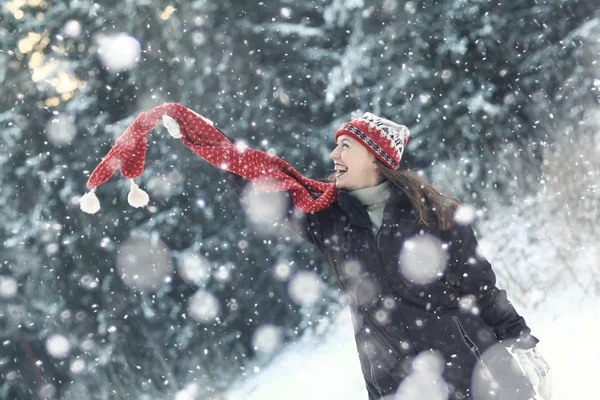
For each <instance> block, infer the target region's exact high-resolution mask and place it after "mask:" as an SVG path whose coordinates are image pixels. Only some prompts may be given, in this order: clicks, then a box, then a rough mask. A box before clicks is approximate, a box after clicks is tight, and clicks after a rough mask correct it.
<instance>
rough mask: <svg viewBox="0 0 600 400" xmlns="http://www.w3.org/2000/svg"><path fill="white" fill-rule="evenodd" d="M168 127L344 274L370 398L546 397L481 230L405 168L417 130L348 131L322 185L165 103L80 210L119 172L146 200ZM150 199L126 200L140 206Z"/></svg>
mask: <svg viewBox="0 0 600 400" xmlns="http://www.w3.org/2000/svg"><path fill="white" fill-rule="evenodd" d="M161 120H162V121H163V122H164V123H165V126H166V127H167V130H168V131H169V133H170V134H171V135H172V136H173V137H175V138H178V139H181V140H182V142H183V143H184V144H185V145H186V146H187V147H189V148H190V149H192V150H193V151H194V152H195V153H196V154H198V155H199V156H201V157H202V158H204V159H205V160H206V161H208V162H209V163H211V164H212V165H215V166H217V167H219V168H220V169H221V170H223V171H224V172H223V173H224V174H225V175H226V176H227V178H228V180H230V181H231V182H232V183H233V184H234V187H235V189H236V190H235V193H236V194H237V195H242V194H243V193H244V192H245V187H246V185H247V184H248V183H249V182H252V184H253V185H254V186H255V188H257V189H258V190H260V191H262V192H264V194H265V197H261V199H262V200H261V203H260V204H261V206H262V207H264V208H265V209H268V208H272V207H273V202H272V201H271V200H273V199H275V198H276V197H277V198H279V199H280V200H281V199H283V207H282V212H280V213H276V215H269V217H268V219H272V220H273V222H276V223H278V224H281V225H283V226H285V227H287V228H289V229H292V230H293V231H295V232H296V233H297V234H298V235H299V236H300V237H302V238H303V239H305V240H306V241H307V242H309V243H310V244H311V245H313V246H314V248H315V249H316V250H317V251H318V252H319V253H320V254H321V255H322V256H323V257H324V259H325V260H326V261H327V263H328V265H329V266H330V268H331V269H332V271H333V273H334V275H335V276H336V277H337V279H338V283H339V285H340V287H341V288H342V289H343V291H344V294H345V296H346V298H347V300H348V305H349V307H350V310H351V312H352V316H353V318H352V320H353V323H354V335H355V340H356V346H357V350H358V356H359V359H360V363H361V367H362V372H363V377H364V379H365V386H366V388H367V391H368V393H369V399H370V400H380V399H389V398H390V397H389V396H393V395H396V396H397V397H402V398H406V396H408V395H409V393H415V390H416V393H419V396H418V397H419V398H426V399H430V398H444V399H452V400H459V399H469V398H471V399H473V398H476V399H490V400H491V399H492V398H493V399H494V400H508V399H510V400H529V399H530V398H532V397H533V396H534V394H535V391H536V389H537V391H538V392H540V393H541V394H544V395H545V396H544V398H545V399H548V398H549V397H550V396H549V392H550V389H549V367H548V364H547V363H546V362H545V361H544V359H543V358H542V357H541V355H540V354H539V353H538V352H537V350H536V347H535V346H536V344H537V342H538V340H537V338H535V337H534V336H532V335H531V334H530V329H529V327H528V326H527V324H526V323H525V320H524V319H523V318H522V317H521V316H520V315H519V314H518V313H517V311H516V310H515V309H514V308H513V306H512V305H511V303H510V302H509V301H508V299H507V296H506V292H505V291H504V290H500V289H499V288H498V287H496V277H495V274H494V272H493V270H492V267H491V265H490V263H489V262H488V261H487V260H486V259H485V258H484V257H483V256H482V255H481V252H480V251H479V249H478V244H477V239H476V238H475V234H474V231H473V228H472V226H471V221H464V218H455V214H456V212H457V211H460V205H459V203H458V201H457V200H455V199H452V198H450V197H447V196H444V195H443V194H441V193H440V192H439V191H437V190H436V189H435V188H434V187H433V186H432V185H430V184H428V183H426V182H424V181H423V180H421V179H420V178H419V177H418V176H416V175H414V174H412V173H410V172H408V171H406V170H405V169H401V168H400V161H401V158H402V154H403V151H404V148H405V147H406V144H407V142H408V138H409V135H410V134H409V131H408V128H406V127H405V126H403V125H398V124H396V123H394V122H392V121H389V120H387V119H384V118H381V117H378V116H375V115H373V114H370V113H366V114H365V115H363V116H362V117H359V118H356V119H354V120H352V121H349V122H346V123H343V124H342V125H341V126H340V128H339V129H338V130H337V131H336V132H335V134H334V140H335V142H336V147H335V149H334V150H333V151H332V153H331V158H332V160H333V161H334V164H335V168H336V173H335V175H334V181H335V183H323V182H319V181H314V180H311V179H309V178H306V177H304V176H303V175H301V174H300V173H299V172H298V171H296V170H295V169H294V168H293V167H291V166H290V165H289V164H288V163H286V162H285V161H283V160H281V159H280V158H278V157H275V156H272V155H270V154H267V153H263V152H260V151H258V150H253V149H250V148H247V147H245V146H242V147H240V146H236V145H235V143H234V141H233V140H231V139H229V138H227V136H225V135H224V134H223V133H222V132H221V131H219V130H218V129H217V128H215V127H214V126H213V124H212V123H211V122H210V121H209V120H207V119H205V118H203V117H201V116H199V115H198V114H196V113H194V112H193V111H191V110H189V109H187V108H185V107H183V106H181V105H179V104H177V103H170V104H165V105H162V106H158V107H155V108H154V109H152V110H150V111H148V112H146V113H142V114H141V115H140V116H139V117H138V118H137V119H136V120H135V121H134V123H133V124H132V125H131V126H130V127H129V128H128V129H127V130H126V131H125V132H124V133H123V135H122V136H121V137H120V138H119V139H117V142H116V143H115V147H113V149H111V150H110V152H109V153H108V154H107V156H106V157H105V158H104V159H103V160H102V162H101V163H100V165H98V166H97V167H96V169H95V170H94V172H93V173H92V175H91V176H90V178H89V180H88V184H87V186H88V188H89V189H90V190H91V192H89V193H88V194H86V195H85V196H84V197H82V200H81V206H82V210H84V211H86V212H90V213H93V212H96V211H98V209H99V205H98V204H97V201H98V200H97V198H96V197H95V195H94V191H95V189H96V187H97V186H98V185H100V184H102V183H103V182H105V181H106V180H107V179H109V178H110V176H111V175H112V174H113V173H114V172H115V171H116V170H117V169H121V172H122V174H123V175H124V176H125V177H126V178H129V179H131V180H132V193H133V194H135V193H137V192H139V191H140V189H139V188H137V185H135V183H133V178H136V177H138V176H139V175H140V174H141V173H142V170H143V166H144V157H145V149H146V133H147V132H148V131H149V130H150V129H152V128H153V127H154V126H155V125H156V124H158V122H159V121H161ZM273 192H275V193H273ZM277 192H279V193H277ZM281 192H283V193H284V195H282V193H281ZM319 194H320V196H315V195H319ZM275 195H276V197H271V196H275ZM134 197H135V196H134ZM147 197H148V196H147V195H146V196H145V197H144V201H142V202H137V201H136V202H131V201H130V203H131V204H132V205H133V206H134V207H141V206H144V205H145V204H146V203H147V202H148V199H147ZM92 203H93V204H92ZM300 286H301V287H302V290H301V291H306V290H307V289H306V288H307V286H306V285H300ZM315 293H320V291H315ZM291 297H292V300H294V296H291ZM301 297H303V296H300V298H301ZM213 317H214V316H213V315H212V314H209V315H208V320H212V319H213ZM204 322H206V321H204V320H203V323H204ZM507 349H510V352H513V353H514V354H515V355H516V358H513V356H512V355H511V353H510V352H509V350H507ZM517 359H518V362H517V361H516V360H517ZM532 382H533V383H532ZM534 385H535V388H534ZM432 391H433V392H432ZM434 393H435V396H434V395H433V394H434ZM490 393H493V394H494V396H493V397H490Z"/></svg>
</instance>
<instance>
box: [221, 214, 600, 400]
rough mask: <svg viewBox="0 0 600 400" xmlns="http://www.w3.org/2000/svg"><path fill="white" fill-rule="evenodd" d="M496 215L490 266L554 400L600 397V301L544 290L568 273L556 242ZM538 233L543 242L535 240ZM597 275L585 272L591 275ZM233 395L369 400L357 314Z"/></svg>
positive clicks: (577, 292)
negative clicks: (544, 366)
mask: <svg viewBox="0 0 600 400" xmlns="http://www.w3.org/2000/svg"><path fill="white" fill-rule="evenodd" d="M494 216H495V218H494V220H493V221H488V222H487V223H486V224H485V225H484V226H485V227H486V228H487V229H484V232H485V231H487V233H485V234H484V238H485V239H486V240H482V244H483V245H484V247H488V249H490V250H492V251H490V255H491V257H490V258H489V260H490V261H491V263H492V266H493V268H494V270H495V271H496V273H497V275H498V277H499V278H500V279H499V282H498V285H499V286H500V287H501V288H507V291H508V297H509V299H510V300H511V301H512V302H513V304H514V305H515V307H516V309H517V311H518V312H519V313H520V314H521V315H522V316H523V317H524V318H525V320H526V321H527V324H528V325H529V326H530V328H531V330H532V333H533V334H534V335H535V336H536V337H538V338H539V339H540V343H539V344H538V348H539V350H540V352H541V353H542V354H543V355H544V357H545V358H546V360H547V361H548V363H549V364H550V367H551V370H552V376H553V379H552V386H553V392H552V400H570V399H596V398H599V397H598V394H597V393H598V389H597V386H598V381H597V379H598V377H597V376H596V373H597V371H600V340H598V339H597V338H598V332H600V295H593V294H592V291H591V290H589V288H588V293H587V294H586V293H584V289H582V287H581V283H578V282H575V281H574V280H573V279H570V278H567V279H562V280H561V285H555V286H553V287H552V289H545V288H543V287H541V286H544V285H545V284H546V283H547V282H548V279H547V278H548V277H551V276H553V274H552V273H553V272H556V271H557V270H556V268H559V269H560V268H564V267H561V265H560V261H558V260H557V259H556V258H555V257H556V254H555V252H554V251H553V249H552V241H551V240H548V238H547V237H545V236H543V235H544V231H545V230H544V229H542V228H535V227H534V228H532V227H531V226H529V225H526V224H525V225H524V224H522V221H521V220H520V221H516V222H515V218H517V217H518V216H517V217H515V216H511V215H510V213H506V214H504V215H503V213H502V212H499V213H494ZM530 218H531V216H530ZM517 219H518V218H517ZM532 220H533V219H532ZM531 229H533V231H531ZM531 232H533V233H536V232H538V233H539V235H541V238H539V240H537V241H536V242H532V241H530V240H529V239H528V236H531V235H530V233H531ZM486 242H488V243H489V246H486ZM486 256H487V255H486ZM569 262H571V263H572V265H570V267H572V266H577V265H578V263H577V258H576V257H574V258H572V259H571V261H569ZM594 270H597V268H593V266H592V268H588V266H586V268H585V271H587V272H588V273H589V272H592V273H593V271H594ZM559 272H560V271H559ZM583 272H584V271H582V270H578V272H577V273H583ZM567 276H568V275H567ZM511 278H512V279H513V280H514V279H516V280H518V282H516V283H517V284H515V282H510V281H509V279H511ZM545 278H546V279H545ZM505 284H506V286H505ZM523 288H524V289H523ZM227 396H228V397H226V399H227V400H275V399H281V398H285V399H289V400H296V399H297V400H300V399H302V400H305V399H310V400H321V399H323V400H329V399H346V400H367V398H368V396H367V392H366V389H365V386H364V380H363V377H362V373H361V370H360V364H359V360H358V354H357V350H356V345H355V343H354V330H353V327H352V321H351V316H350V310H349V308H348V307H346V308H344V309H342V310H340V311H339V312H338V313H337V316H336V317H335V320H334V321H333V326H332V328H331V330H330V331H329V332H328V333H327V334H326V335H324V336H323V337H317V336H315V335H314V334H312V333H306V334H305V335H304V336H303V337H302V338H301V339H300V340H299V341H298V342H296V343H293V344H291V345H289V346H288V347H287V348H285V349H284V350H283V351H282V352H281V353H280V354H279V355H278V356H277V357H276V358H274V359H273V361H272V362H271V363H270V364H269V365H268V366H266V367H265V368H263V369H262V370H260V371H259V372H257V373H256V374H254V376H252V377H250V378H246V380H245V381H240V382H239V383H238V384H236V385H234V386H233V387H232V388H231V389H230V390H229V391H228V393H227Z"/></svg>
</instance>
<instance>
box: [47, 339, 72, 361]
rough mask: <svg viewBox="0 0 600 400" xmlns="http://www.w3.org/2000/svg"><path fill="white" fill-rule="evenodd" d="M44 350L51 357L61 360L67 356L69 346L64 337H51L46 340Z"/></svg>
mask: <svg viewBox="0 0 600 400" xmlns="http://www.w3.org/2000/svg"><path fill="white" fill-rule="evenodd" d="M46 350H47V351H48V354H50V355H51V356H52V357H55V358H58V359H63V358H67V356H68V355H69V352H70V351H71V344H70V343H69V341H68V340H67V338H66V337H64V336H61V335H52V336H50V337H49V338H48V339H46Z"/></svg>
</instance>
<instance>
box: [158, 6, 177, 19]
mask: <svg viewBox="0 0 600 400" xmlns="http://www.w3.org/2000/svg"><path fill="white" fill-rule="evenodd" d="M174 11H175V7H173V6H167V7H166V8H165V9H164V10H163V11H162V12H161V13H160V14H159V18H160V19H162V20H163V21H166V20H168V19H169V17H170V16H171V14H173V12H174Z"/></svg>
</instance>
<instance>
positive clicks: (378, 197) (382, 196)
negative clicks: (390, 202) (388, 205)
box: [350, 181, 392, 232]
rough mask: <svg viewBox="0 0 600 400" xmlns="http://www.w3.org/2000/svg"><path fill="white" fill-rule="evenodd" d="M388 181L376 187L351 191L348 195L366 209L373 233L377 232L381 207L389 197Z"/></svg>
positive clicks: (381, 214)
mask: <svg viewBox="0 0 600 400" xmlns="http://www.w3.org/2000/svg"><path fill="white" fill-rule="evenodd" d="M391 187H392V184H391V183H390V181H385V182H383V183H381V184H379V185H377V186H372V187H368V188H364V189H357V190H352V191H351V192H350V194H351V195H352V196H354V197H356V198H357V199H358V200H359V201H360V202H361V204H362V205H363V206H365V207H366V209H367V213H369V218H370V219H371V228H372V229H373V232H377V231H379V228H380V227H381V223H382V221H383V207H384V206H385V202H386V201H387V199H388V197H390V188H391Z"/></svg>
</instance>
